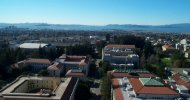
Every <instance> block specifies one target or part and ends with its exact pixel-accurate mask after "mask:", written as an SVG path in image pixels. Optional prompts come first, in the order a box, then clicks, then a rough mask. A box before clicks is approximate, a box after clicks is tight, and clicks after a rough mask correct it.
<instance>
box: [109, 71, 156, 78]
mask: <svg viewBox="0 0 190 100" xmlns="http://www.w3.org/2000/svg"><path fill="white" fill-rule="evenodd" d="M108 74H110V75H112V76H113V77H128V78H139V77H144V78H149V77H156V75H154V74H151V73H146V72H139V73H137V74H138V76H134V75H132V74H129V73H124V72H113V71H109V72H108Z"/></svg>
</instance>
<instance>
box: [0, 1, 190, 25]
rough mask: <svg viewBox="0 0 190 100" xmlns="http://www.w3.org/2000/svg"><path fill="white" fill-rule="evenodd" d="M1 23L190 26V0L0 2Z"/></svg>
mask: <svg viewBox="0 0 190 100" xmlns="http://www.w3.org/2000/svg"><path fill="white" fill-rule="evenodd" d="M0 22H6V23H7V22H8V23H25V22H41V23H54V24H87V25H105V24H148V25H150V24H152V25H160V24H173V23H190V0H0Z"/></svg>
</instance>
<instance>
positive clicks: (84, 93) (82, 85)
mask: <svg viewBox="0 0 190 100" xmlns="http://www.w3.org/2000/svg"><path fill="white" fill-rule="evenodd" d="M90 98H91V92H90V87H89V86H88V81H86V82H84V81H79V84H78V86H77V89H76V92H75V100H90Z"/></svg>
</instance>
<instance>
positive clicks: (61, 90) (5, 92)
mask: <svg viewBox="0 0 190 100" xmlns="http://www.w3.org/2000/svg"><path fill="white" fill-rule="evenodd" d="M34 80H35V81H41V80H49V81H55V84H56V88H53V90H52V93H53V94H51V95H50V94H47V93H44V94H42V93H40V92H35V93H27V92H26V93H20V92H14V91H15V89H16V88H18V87H19V86H20V85H21V84H23V83H24V82H26V81H34ZM71 81H72V82H71ZM70 83H76V81H73V79H72V78H58V77H21V78H17V79H16V80H15V81H13V82H12V83H10V84H8V85H7V86H5V87H4V88H3V89H1V90H0V99H1V98H25V99H31V98H32V99H50V100H52V99H56V100H60V99H61V98H62V97H63V95H64V94H67V93H66V92H67V91H66V90H68V89H67V87H68V85H70ZM28 84H29V83H28ZM52 84H54V83H52ZM72 86H74V85H72ZM45 88H46V87H45ZM71 89H72V87H71ZM69 95H70V94H69Z"/></svg>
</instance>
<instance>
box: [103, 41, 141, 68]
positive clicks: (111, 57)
mask: <svg viewBox="0 0 190 100" xmlns="http://www.w3.org/2000/svg"><path fill="white" fill-rule="evenodd" d="M134 49H135V45H112V44H110V45H107V46H105V47H104V49H103V50H102V60H103V61H108V62H110V63H111V64H112V65H116V66H119V65H120V64H129V65H133V66H134V67H137V66H138V65H139V56H138V55H136V54H134Z"/></svg>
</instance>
